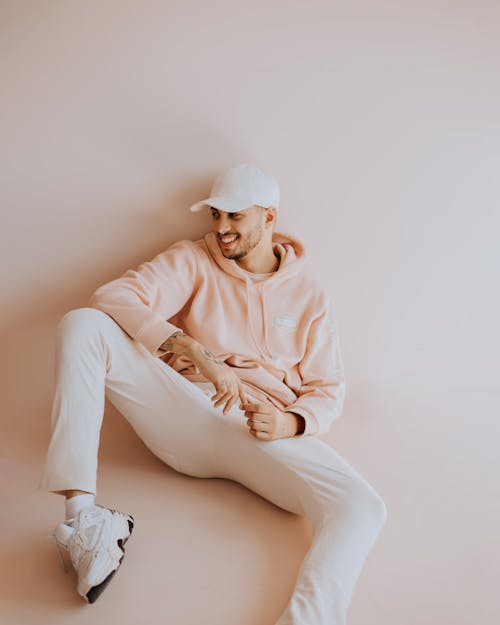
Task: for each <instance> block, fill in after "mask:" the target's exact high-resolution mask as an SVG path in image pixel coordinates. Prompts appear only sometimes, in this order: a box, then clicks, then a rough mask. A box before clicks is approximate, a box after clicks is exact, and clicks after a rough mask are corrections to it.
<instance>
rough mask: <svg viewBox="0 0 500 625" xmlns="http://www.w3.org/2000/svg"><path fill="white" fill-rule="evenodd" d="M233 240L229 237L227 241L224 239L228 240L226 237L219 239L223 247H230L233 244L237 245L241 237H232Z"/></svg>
mask: <svg viewBox="0 0 500 625" xmlns="http://www.w3.org/2000/svg"><path fill="white" fill-rule="evenodd" d="M230 236H231V237H233V238H231V239H230V238H229V235H228V236H227V240H226V241H225V240H224V239H226V236H224V237H219V242H220V244H221V245H222V247H230V246H231V245H232V244H233V243H235V242H236V241H237V240H238V239H239V238H240V237H239V235H230Z"/></svg>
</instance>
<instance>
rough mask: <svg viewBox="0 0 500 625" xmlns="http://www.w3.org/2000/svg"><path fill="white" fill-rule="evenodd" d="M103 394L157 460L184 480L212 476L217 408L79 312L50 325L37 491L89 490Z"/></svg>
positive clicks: (96, 316) (110, 328)
mask: <svg viewBox="0 0 500 625" xmlns="http://www.w3.org/2000/svg"><path fill="white" fill-rule="evenodd" d="M105 397H107V398H108V399H109V400H110V401H111V403H112V404H113V405H114V406H115V407H116V408H117V409H118V410H119V411H120V412H121V414H122V415H123V416H124V417H125V418H126V419H127V420H128V421H129V423H130V424H131V426H132V427H133V429H134V430H135V432H136V433H137V434H138V435H139V437H140V438H141V439H142V440H143V441H144V443H145V444H146V445H147V446H148V447H149V448H150V449H151V450H152V451H153V453H155V454H156V455H157V456H158V457H159V458H161V459H162V460H163V461H164V462H166V463H167V464H169V465H170V466H171V467H173V468H174V469H176V470H178V471H182V472H184V473H187V474H189V475H194V476H198V477H210V476H212V475H213V471H214V469H215V466H216V461H215V439H216V438H217V436H218V434H217V425H219V426H221V425H222V423H221V422H220V414H221V410H220V409H215V408H213V405H212V404H211V402H210V401H209V400H208V398H207V397H206V395H204V394H203V392H202V390H200V389H198V388H197V387H196V386H195V385H194V384H193V383H191V382H190V381H189V380H187V379H186V378H184V377H183V376H182V375H180V374H179V373H178V372H177V371H175V370H174V369H173V368H172V367H170V366H169V365H167V364H166V363H164V362H163V361H161V360H160V359H159V358H157V357H154V356H152V355H151V354H150V353H149V352H148V351H147V350H146V349H145V348H144V347H143V346H142V345H141V344H140V343H138V342H137V341H134V340H132V339H131V338H130V337H129V336H128V335H127V333H126V332H124V331H123V329H122V328H121V327H120V326H119V325H118V324H117V323H116V322H115V321H114V320H113V319H112V318H111V317H109V316H108V315H106V314H105V313H103V312H102V311H99V310H96V309H94V308H78V309H75V310H71V311H69V312H68V313H66V314H65V315H64V316H63V317H62V318H61V320H60V322H59V324H58V327H57V332H56V340H55V392H54V399H53V405H52V413H51V432H52V434H51V440H50V443H49V447H48V451H47V455H46V461H45V466H44V470H43V474H42V477H41V480H40V482H39V488H40V489H43V490H48V491H51V492H55V491H58V490H70V489H75V490H76V489H77V490H84V491H89V492H91V493H95V492H96V476H97V453H98V446H99V436H100V429H101V424H102V419H103V413H104V401H105Z"/></svg>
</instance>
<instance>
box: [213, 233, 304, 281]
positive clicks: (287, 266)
mask: <svg viewBox="0 0 500 625" xmlns="http://www.w3.org/2000/svg"><path fill="white" fill-rule="evenodd" d="M204 241H205V243H206V246H207V248H208V252H209V254H210V255H211V256H212V258H213V259H214V261H215V262H216V263H217V265H219V267H220V268H221V269H222V270H223V271H225V272H226V273H229V274H231V275H232V276H234V277H235V278H239V279H240V280H243V281H246V280H247V277H246V272H245V271H244V270H243V269H241V267H240V266H239V265H238V263H237V262H236V261H235V260H233V259H232V258H226V257H225V256H224V254H223V253H222V252H221V250H220V247H219V244H218V243H217V237H216V235H215V233H214V232H208V233H207V234H206V235H205V236H204ZM272 241H273V250H274V251H275V252H276V253H277V254H278V256H279V257H280V265H279V267H278V269H277V271H275V272H274V275H272V276H269V278H268V279H267V280H266V283H269V282H281V280H283V279H285V278H286V279H288V278H290V277H292V276H295V275H297V274H298V273H299V272H301V271H303V270H304V268H305V265H306V255H305V251H304V246H303V244H302V243H301V242H300V241H299V240H298V239H297V238H296V237H293V236H291V235H289V234H285V233H284V232H273V238H272Z"/></svg>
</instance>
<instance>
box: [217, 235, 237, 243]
mask: <svg viewBox="0 0 500 625" xmlns="http://www.w3.org/2000/svg"><path fill="white" fill-rule="evenodd" d="M221 239H222V241H223V242H224V243H230V242H231V241H235V240H236V239H237V235H233V236H230V237H221Z"/></svg>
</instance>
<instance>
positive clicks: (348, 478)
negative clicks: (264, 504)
mask: <svg viewBox="0 0 500 625" xmlns="http://www.w3.org/2000/svg"><path fill="white" fill-rule="evenodd" d="M241 414H242V413H241V411H240V410H239V409H234V410H231V411H230V412H229V413H228V414H227V415H226V416H224V417H223V420H224V422H225V424H226V427H224V428H223V430H222V432H221V436H220V438H219V439H218V440H217V442H216V444H217V446H218V453H217V457H218V458H219V461H220V466H219V473H220V474H221V476H223V477H226V478H228V479H233V480H235V481H237V482H239V483H241V484H243V485H245V486H246V487H247V488H249V489H251V490H252V491H254V492H256V493H258V494H259V495H261V496H262V497H264V498H266V499H268V500H269V501H271V502H273V503H274V504H276V505H278V506H280V507H282V508H284V509H286V510H289V511H291V512H294V513H297V514H300V515H302V516H305V517H306V518H307V519H308V520H309V521H310V523H311V526H312V530H313V539H312V544H311V547H310V549H309V551H308V552H307V554H306V556H305V558H304V560H303V562H302V563H301V566H300V567H299V570H298V574H297V578H296V583H295V587H294V591H293V593H292V597H291V599H290V601H289V603H288V604H287V606H286V607H285V609H284V611H283V612H282V614H281V616H280V618H279V620H278V622H277V624H276V625H345V623H346V618H347V611H348V606H349V603H350V601H351V598H352V594H353V591H354V587H355V584H356V582H357V580H358V578H359V575H360V573H361V569H362V567H363V564H364V562H365V560H366V557H367V555H368V553H369V552H370V550H371V548H372V547H373V545H374V543H375V540H376V538H377V536H378V533H379V531H380V530H381V528H382V527H383V525H384V523H385V520H386V517H387V509H386V505H385V503H384V501H383V500H382V498H381V497H380V495H379V494H378V493H377V492H376V491H375V490H374V488H373V487H372V486H371V485H370V484H369V483H368V482H367V481H366V480H365V479H364V478H363V477H362V476H361V475H360V474H359V473H358V472H357V471H355V470H354V469H353V468H352V467H351V466H350V465H349V464H348V463H347V462H346V461H345V460H344V459H343V458H342V457H341V456H340V455H339V454H338V453H337V452H336V451H335V450H334V449H333V448H332V447H331V446H329V445H327V444H326V443H325V442H324V441H322V440H321V439H319V438H317V437H313V436H306V437H299V438H285V439H278V440H275V441H262V440H259V439H255V438H254V437H252V436H250V435H249V433H248V428H247V426H246V425H245V424H244V419H243V420H242V419H241Z"/></svg>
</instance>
